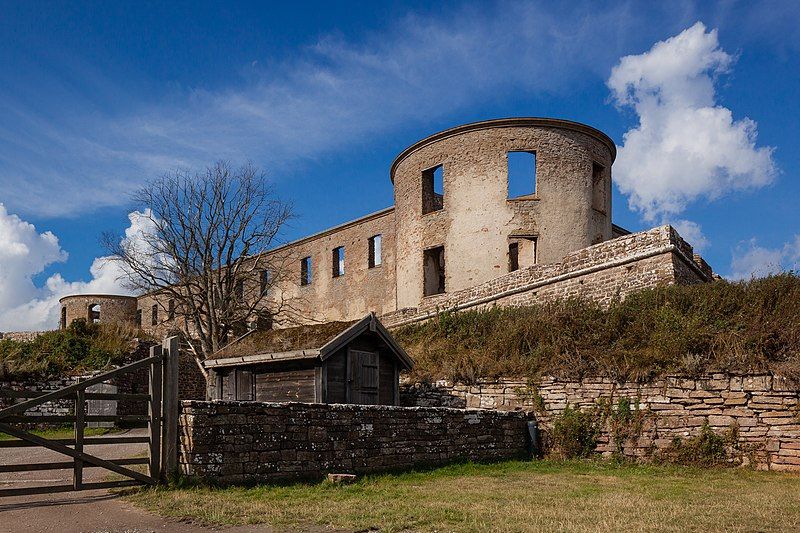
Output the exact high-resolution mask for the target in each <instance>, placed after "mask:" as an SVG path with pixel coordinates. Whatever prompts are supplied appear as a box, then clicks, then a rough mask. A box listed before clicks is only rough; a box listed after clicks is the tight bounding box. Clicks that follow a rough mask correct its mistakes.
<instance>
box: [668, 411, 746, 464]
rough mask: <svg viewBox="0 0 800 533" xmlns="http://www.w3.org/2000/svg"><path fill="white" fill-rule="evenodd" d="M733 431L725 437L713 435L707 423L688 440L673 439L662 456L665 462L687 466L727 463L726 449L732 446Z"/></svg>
mask: <svg viewBox="0 0 800 533" xmlns="http://www.w3.org/2000/svg"><path fill="white" fill-rule="evenodd" d="M735 433H736V432H735V429H734V428H732V429H731V431H730V432H729V433H728V434H727V435H718V434H716V433H714V431H713V430H712V429H711V427H710V426H709V425H708V421H706V422H705V423H704V424H703V427H702V428H700V433H699V434H698V435H695V436H694V437H690V438H688V439H681V438H680V437H675V439H674V440H673V441H672V445H671V446H670V447H669V448H668V449H667V450H666V451H665V452H664V453H663V454H662V457H661V458H662V459H664V460H666V461H667V462H671V463H677V464H682V465H687V466H717V465H721V464H725V463H727V462H728V454H727V453H726V447H727V446H728V445H734V444H735V442H734V440H735Z"/></svg>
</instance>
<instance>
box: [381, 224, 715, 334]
mask: <svg viewBox="0 0 800 533" xmlns="http://www.w3.org/2000/svg"><path fill="white" fill-rule="evenodd" d="M694 256H695V254H694V253H693V251H692V247H691V246H689V245H688V244H687V243H686V241H684V240H683V239H682V238H681V237H680V236H679V235H678V233H677V232H676V231H675V230H674V229H673V228H672V227H671V226H659V227H657V228H653V229H650V230H648V231H643V232H639V233H631V234H630V235H625V236H622V237H618V238H616V239H612V240H610V241H606V242H603V243H600V244H596V245H594V246H590V247H588V248H584V249H581V250H578V251H577V252H572V253H570V254H567V255H566V257H565V258H564V261H562V262H560V263H551V264H546V265H535V266H532V267H528V268H523V269H520V270H518V271H516V272H511V273H509V274H506V275H504V276H501V277H498V278H496V279H493V280H491V281H488V282H486V283H482V284H480V285H476V286H474V287H471V288H469V289H465V290H462V291H455V292H452V293H445V294H441V295H436V296H431V297H427V298H425V299H424V300H423V302H422V304H421V305H420V307H419V308H416V309H414V308H406V309H401V310H399V311H396V312H393V313H388V314H386V315H383V316H381V317H380V318H381V322H383V324H384V325H386V326H395V327H396V326H399V325H402V324H405V323H409V322H413V321H417V320H424V319H425V318H429V317H431V316H434V315H435V314H436V313H437V312H439V311H443V310H447V309H455V308H459V307H462V308H481V307H486V306H489V305H505V306H523V305H531V304H534V303H536V302H538V301H542V300H552V299H556V298H567V297H582V298H588V299H592V300H595V301H598V302H600V303H602V304H607V303H609V302H611V301H612V300H613V299H614V298H620V297H625V296H626V295H628V294H630V293H631V292H634V291H637V290H641V289H645V288H650V287H654V286H657V285H670V284H675V283H681V284H688V283H699V282H704V281H710V280H711V278H710V277H709V276H707V275H706V272H705V270H707V265H706V264H705V262H704V261H703V262H702V263H697V262H695V259H694ZM698 257H699V256H698Z"/></svg>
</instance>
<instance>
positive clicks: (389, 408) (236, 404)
mask: <svg viewBox="0 0 800 533" xmlns="http://www.w3.org/2000/svg"><path fill="white" fill-rule="evenodd" d="M181 406H182V407H183V408H184V409H187V408H189V409H213V408H215V407H228V408H250V409H259V408H273V409H274V408H280V409H303V410H310V409H317V410H320V411H353V412H360V413H369V412H373V413H381V412H386V413H403V412H406V413H412V412H422V413H431V414H437V413H439V414H475V415H480V416H498V417H501V418H529V417H530V416H531V413H532V411H490V410H486V409H459V408H455V407H406V406H400V405H360V404H347V403H305V402H248V401H236V400H183V401H181Z"/></svg>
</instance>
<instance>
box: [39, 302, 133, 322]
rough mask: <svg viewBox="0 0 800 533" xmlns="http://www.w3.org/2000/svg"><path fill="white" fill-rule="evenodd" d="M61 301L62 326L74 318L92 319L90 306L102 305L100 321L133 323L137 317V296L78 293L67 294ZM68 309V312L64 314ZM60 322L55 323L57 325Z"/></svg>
mask: <svg viewBox="0 0 800 533" xmlns="http://www.w3.org/2000/svg"><path fill="white" fill-rule="evenodd" d="M59 302H60V303H61V313H62V314H61V315H60V316H61V322H62V323H61V326H62V327H63V326H68V325H69V324H70V323H71V322H72V321H73V320H77V319H84V320H86V321H87V322H88V321H91V320H90V316H89V308H90V307H91V306H93V305H95V304H99V305H100V319H99V321H100V323H102V324H109V323H124V324H128V325H131V326H132V325H133V323H134V319H135V317H136V297H135V296H118V295H107V294H77V295H74V296H65V297H64V298H61V300H59ZM65 311H66V314H64V313H65ZM57 325H58V324H53V326H57Z"/></svg>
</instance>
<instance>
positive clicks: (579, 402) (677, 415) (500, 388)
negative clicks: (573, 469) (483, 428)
mask: <svg viewBox="0 0 800 533" xmlns="http://www.w3.org/2000/svg"><path fill="white" fill-rule="evenodd" d="M621 398H625V399H628V400H630V403H631V405H632V406H633V408H634V410H635V412H637V414H638V415H639V416H640V417H641V418H640V419H641V421H642V424H641V430H640V431H639V432H638V434H637V435H635V436H633V437H631V438H629V439H626V440H625V441H624V442H623V443H622V448H621V450H620V449H618V447H617V446H618V444H617V442H616V441H615V439H614V436H613V435H612V430H611V428H610V427H609V426H608V425H604V426H603V430H602V432H601V434H600V438H599V441H598V446H597V451H598V452H599V453H601V454H603V455H606V456H608V455H611V454H613V453H620V452H621V453H623V454H624V455H625V456H628V457H634V458H639V459H645V460H646V459H648V458H651V457H654V456H655V455H657V454H659V453H662V452H668V451H669V450H670V447H671V446H673V445H674V440H675V438H676V437H677V438H680V439H683V440H685V439H687V438H691V437H693V436H696V435H698V434H699V433H700V431H701V428H702V427H703V425H704V424H706V423H707V424H708V425H709V427H710V428H711V429H712V430H713V431H714V432H715V433H717V434H720V435H723V434H728V435H730V434H731V429H732V428H733V429H734V430H735V431H734V433H733V435H735V440H736V442H735V443H732V444H733V446H730V447H729V450H728V452H729V454H730V459H731V461H735V462H739V461H741V462H744V463H748V462H753V463H755V465H756V466H757V467H758V468H761V469H771V470H796V471H800V387H799V386H797V385H796V384H793V383H792V382H790V381H788V380H787V379H785V378H782V377H780V376H773V375H770V374H753V375H737V374H725V373H711V374H706V375H703V376H701V377H697V378H692V377H686V376H667V377H664V378H661V379H657V380H653V381H651V382H648V383H637V382H624V383H618V382H616V381H615V380H613V379H609V378H586V379H584V380H582V381H576V380H562V379H556V378H553V377H548V378H544V379H540V380H535V381H530V380H524V379H504V380H499V381H490V382H479V383H476V384H472V385H464V384H454V383H450V382H447V381H441V382H438V383H436V384H429V385H424V384H415V385H408V384H407V385H405V386H404V387H403V388H402V391H401V396H400V399H401V403H402V404H403V405H417V406H448V407H460V408H465V407H466V408H479V409H499V410H515V409H520V410H534V411H535V412H536V417H537V419H538V420H539V422H540V425H541V427H542V428H543V429H545V430H546V429H547V428H548V427H549V425H550V423H551V422H552V420H553V417H554V416H557V415H558V414H559V413H561V412H562V411H563V410H564V409H565V408H566V406H567V404H569V405H571V406H573V407H579V408H581V409H583V410H591V409H600V408H602V406H606V407H609V406H610V408H611V409H613V408H614V406H615V405H618V402H619V399H621Z"/></svg>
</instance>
